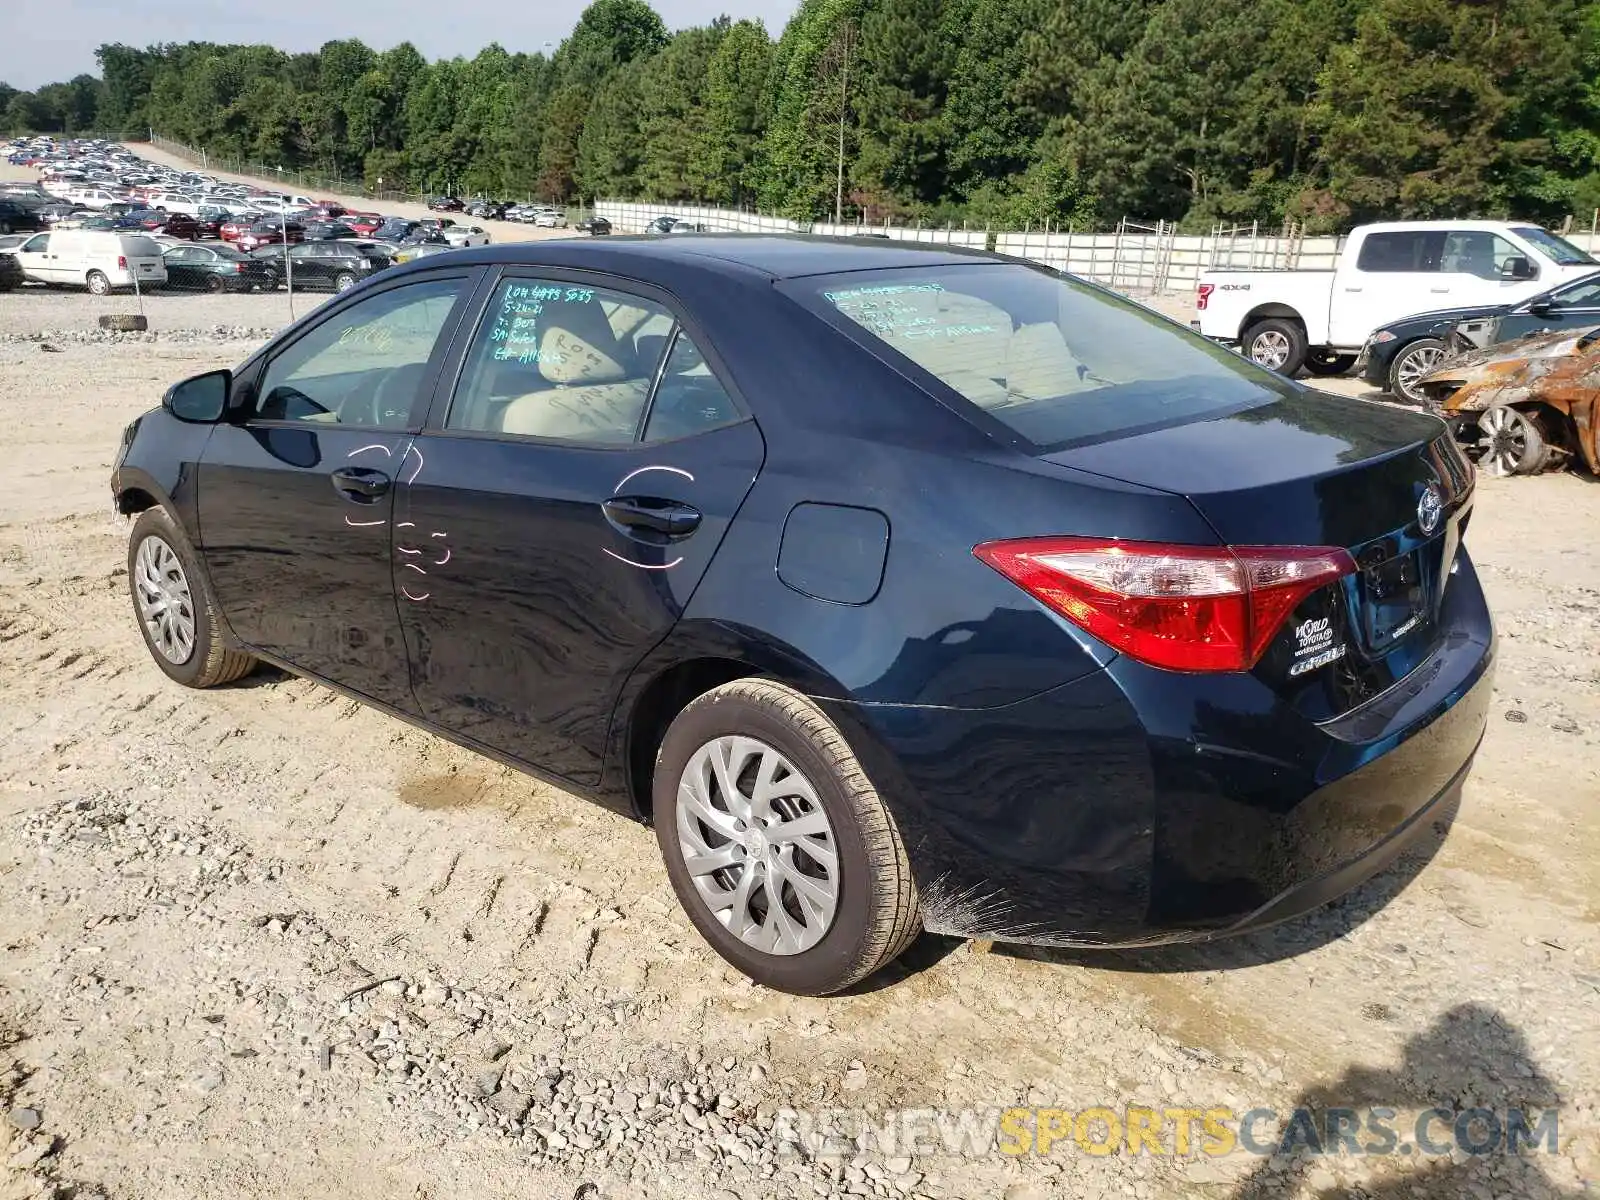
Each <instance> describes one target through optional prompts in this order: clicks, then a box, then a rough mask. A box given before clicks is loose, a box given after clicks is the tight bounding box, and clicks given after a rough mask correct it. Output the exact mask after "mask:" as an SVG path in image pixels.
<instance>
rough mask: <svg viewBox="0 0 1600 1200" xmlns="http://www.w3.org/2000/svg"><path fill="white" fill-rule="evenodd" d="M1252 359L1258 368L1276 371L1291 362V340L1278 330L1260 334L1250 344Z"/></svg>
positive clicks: (1269, 330)
mask: <svg viewBox="0 0 1600 1200" xmlns="http://www.w3.org/2000/svg"><path fill="white" fill-rule="evenodd" d="M1250 357H1251V359H1252V360H1253V361H1254V362H1255V363H1256V364H1257V365H1258V366H1262V367H1266V368H1268V369H1269V370H1273V371H1276V370H1277V369H1278V368H1279V367H1281V366H1283V364H1284V363H1286V362H1288V361H1289V339H1288V337H1287V336H1286V335H1284V334H1282V333H1279V332H1278V331H1277V330H1276V329H1268V330H1267V331H1266V332H1264V333H1258V334H1257V335H1256V337H1255V340H1254V341H1252V342H1251V343H1250Z"/></svg>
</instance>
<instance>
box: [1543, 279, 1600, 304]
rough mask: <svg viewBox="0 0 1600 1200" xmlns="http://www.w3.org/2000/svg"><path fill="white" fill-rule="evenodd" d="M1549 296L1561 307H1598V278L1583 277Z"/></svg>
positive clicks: (1599, 290)
mask: <svg viewBox="0 0 1600 1200" xmlns="http://www.w3.org/2000/svg"><path fill="white" fill-rule="evenodd" d="M1550 298H1551V299H1552V300H1554V301H1555V302H1556V303H1557V304H1559V305H1561V307H1563V308H1600V279H1585V280H1583V281H1581V282H1579V283H1575V284H1573V285H1572V286H1571V287H1565V288H1562V289H1561V290H1560V291H1559V292H1556V293H1555V295H1553V296H1551V297H1550Z"/></svg>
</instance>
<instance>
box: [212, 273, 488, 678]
mask: <svg viewBox="0 0 1600 1200" xmlns="http://www.w3.org/2000/svg"><path fill="white" fill-rule="evenodd" d="M468 287H469V276H468V275H467V274H465V273H462V274H456V275H449V276H433V277H429V278H424V279H418V280H414V281H410V282H405V283H401V284H398V285H396V286H394V287H390V288H385V289H382V290H380V291H377V292H374V293H370V294H368V295H366V296H364V297H361V298H360V299H358V300H356V301H354V302H353V303H345V304H338V305H334V306H332V307H331V309H330V311H329V312H328V314H327V315H326V316H325V317H322V318H321V319H320V320H317V321H315V322H314V323H312V324H311V325H309V326H307V327H306V328H305V329H303V330H301V331H300V332H299V333H298V335H297V336H296V337H295V338H294V339H293V340H292V341H289V342H287V343H286V344H284V345H283V346H281V347H277V348H275V349H274V350H273V351H272V352H271V353H269V354H268V356H267V357H266V358H265V360H264V361H263V362H262V363H260V364H258V365H257V366H256V367H255V368H253V369H252V370H251V371H249V372H247V373H246V374H245V375H244V376H242V377H241V379H240V381H239V385H238V387H237V389H236V393H237V394H236V397H235V399H234V401H233V403H235V404H237V405H238V406H239V407H240V409H241V411H239V412H237V413H236V414H234V415H233V419H231V420H229V421H228V422H226V423H224V424H222V425H219V426H218V427H217V429H216V431H215V433H214V434H213V436H212V439H211V441H210V442H209V443H208V445H207V447H206V452H205V454H204V456H203V458H202V461H201V464H200V470H199V476H200V479H199V494H200V496H201V497H202V499H201V503H200V520H199V524H200V535H201V543H202V547H203V550H204V553H205V557H206V562H207V565H208V567H209V568H210V574H211V578H212V583H213V586H214V588H215V590H216V593H217V597H218V601H219V603H220V604H221V606H222V609H223V612H224V613H225V615H226V617H227V619H228V621H229V623H230V625H231V627H232V629H233V632H234V633H235V635H236V636H237V637H238V638H239V639H240V640H242V641H243V642H245V643H246V644H247V645H249V646H251V647H254V648H256V649H259V650H262V651H264V652H266V653H267V654H269V655H271V656H274V657H277V658H280V659H282V660H284V661H286V662H289V663H292V664H293V665H295V666H297V667H299V668H301V669H304V670H307V671H310V672H313V673H314V674H317V675H320V676H323V677H324V678H327V679H329V680H332V681H333V682H335V683H339V684H342V685H344V686H346V687H349V688H351V689H353V690H355V691H358V692H360V693H362V694H363V695H365V696H369V697H371V698H372V699H375V700H378V701H381V702H383V703H386V704H389V705H391V706H393V707H396V708H400V709H412V708H413V707H414V705H413V702H412V699H411V691H410V685H409V682H408V680H407V665H406V653H405V648H404V645H403V643H402V639H401V633H400V629H399V623H398V617H397V615H396V610H395V600H394V571H393V566H392V562H393V557H394V555H393V548H392V539H393V532H394V531H393V528H392V511H393V502H394V482H395V481H396V480H397V479H400V478H402V477H404V475H405V474H406V473H407V472H408V471H414V470H415V468H416V466H417V460H416V459H414V458H412V457H411V454H412V449H411V441H412V434H413V431H414V430H415V429H416V428H417V427H418V425H420V420H421V414H422V410H423V408H424V407H425V397H426V396H427V395H428V394H429V392H430V390H431V384H432V379H433V375H434V373H435V372H436V370H437V367H438V363H439V360H440V357H441V354H442V350H443V347H444V346H446V345H447V344H448V342H449V338H450V334H451V333H452V332H453V330H454V327H455V321H456V320H457V319H458V316H459V313H458V309H459V307H460V305H461V300H462V296H463V294H464V293H465V292H466V291H467V290H468Z"/></svg>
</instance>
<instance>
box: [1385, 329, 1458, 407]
mask: <svg viewBox="0 0 1600 1200" xmlns="http://www.w3.org/2000/svg"><path fill="white" fill-rule="evenodd" d="M1448 354H1449V351H1448V349H1447V347H1446V346H1445V344H1444V343H1443V342H1442V341H1440V340H1439V339H1438V338H1418V339H1417V340H1416V341H1414V342H1411V343H1408V344H1407V345H1406V346H1404V347H1402V348H1401V350H1400V353H1399V354H1396V355H1395V356H1394V358H1393V360H1391V361H1390V363H1389V394H1390V395H1392V396H1397V397H1399V398H1400V399H1401V400H1404V401H1405V402H1406V403H1407V404H1415V405H1417V406H1418V407H1420V408H1430V407H1433V405H1431V404H1430V403H1429V401H1428V397H1427V394H1426V393H1425V392H1423V390H1422V389H1421V388H1420V387H1418V386H1417V385H1418V384H1419V383H1420V382H1421V381H1422V379H1423V378H1424V377H1425V376H1427V375H1428V373H1429V372H1431V371H1433V370H1435V369H1436V368H1437V367H1438V366H1439V364H1440V363H1442V362H1444V360H1445V358H1446V357H1447V356H1448Z"/></svg>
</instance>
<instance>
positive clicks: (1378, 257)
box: [1356, 229, 1444, 273]
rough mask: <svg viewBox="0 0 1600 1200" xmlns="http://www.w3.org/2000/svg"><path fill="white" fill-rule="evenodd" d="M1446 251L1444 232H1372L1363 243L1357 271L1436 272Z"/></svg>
mask: <svg viewBox="0 0 1600 1200" xmlns="http://www.w3.org/2000/svg"><path fill="white" fill-rule="evenodd" d="M1443 248H1444V234H1443V233H1429V232H1426V231H1424V230H1417V229H1407V230H1397V231H1396V232H1394V233H1369V234H1368V235H1367V237H1366V240H1365V241H1363V242H1362V243H1361V254H1360V256H1359V257H1358V258H1357V259H1356V270H1358V271H1372V272H1381V273H1388V272H1393V273H1400V272H1409V273H1418V272H1433V271H1437V270H1438V269H1439V258H1440V254H1441V252H1442V250H1443Z"/></svg>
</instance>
